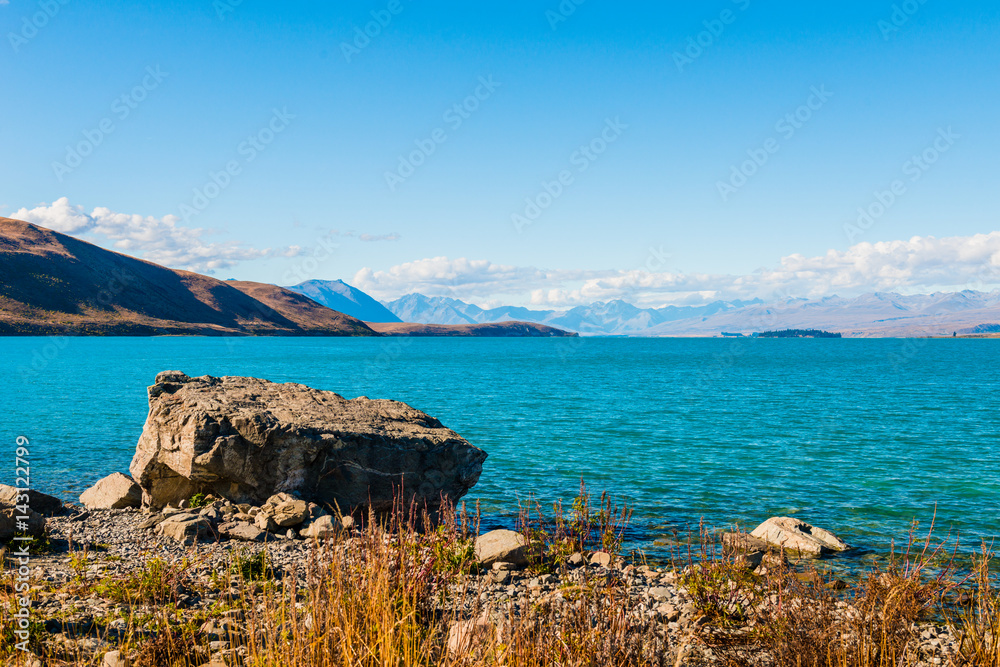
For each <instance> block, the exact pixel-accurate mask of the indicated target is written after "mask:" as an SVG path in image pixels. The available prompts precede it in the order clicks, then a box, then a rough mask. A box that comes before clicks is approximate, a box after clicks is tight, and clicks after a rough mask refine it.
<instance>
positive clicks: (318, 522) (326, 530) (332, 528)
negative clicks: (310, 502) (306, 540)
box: [299, 514, 338, 540]
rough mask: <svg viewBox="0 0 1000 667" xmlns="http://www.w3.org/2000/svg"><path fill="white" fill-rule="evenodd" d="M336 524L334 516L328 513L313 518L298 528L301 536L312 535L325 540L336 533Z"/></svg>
mask: <svg viewBox="0 0 1000 667" xmlns="http://www.w3.org/2000/svg"><path fill="white" fill-rule="evenodd" d="M337 529H338V525H337V524H336V523H334V518H333V517H332V516H330V515H329V514H324V515H323V516H320V517H317V518H316V519H313V520H312V521H311V522H310V523H308V524H307V525H305V526H303V527H302V528H301V529H300V530H299V535H301V536H302V537H312V538H316V539H320V540H326V539H329V538H331V537H335V536H336V535H337Z"/></svg>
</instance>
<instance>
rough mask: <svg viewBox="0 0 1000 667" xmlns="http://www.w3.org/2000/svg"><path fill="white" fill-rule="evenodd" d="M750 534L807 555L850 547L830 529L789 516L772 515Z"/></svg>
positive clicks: (785, 548)
mask: <svg viewBox="0 0 1000 667" xmlns="http://www.w3.org/2000/svg"><path fill="white" fill-rule="evenodd" d="M750 535H751V536H752V537H755V538H757V539H759V540H762V541H763V542H765V543H767V544H769V545H771V546H773V547H777V548H780V549H784V550H785V551H791V552H793V553H797V554H799V555H801V556H807V557H818V556H821V555H823V554H826V553H830V552H834V551H847V550H848V549H850V547H849V546H848V545H847V543H845V542H844V541H843V540H841V539H840V538H839V537H837V536H836V535H834V534H833V533H831V532H830V531H828V530H824V529H823V528H817V527H816V526H811V525H809V524H808V523H806V522H805V521H800V520H799V519H793V518H791V517H787V516H778V517H771V518H770V519H768V520H767V521H765V522H764V523H762V524H760V525H759V526H757V527H756V528H754V529H753V532H751V533H750Z"/></svg>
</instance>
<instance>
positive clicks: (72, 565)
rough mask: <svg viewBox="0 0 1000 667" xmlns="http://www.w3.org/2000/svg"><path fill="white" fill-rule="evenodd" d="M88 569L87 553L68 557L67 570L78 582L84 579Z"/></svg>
mask: <svg viewBox="0 0 1000 667" xmlns="http://www.w3.org/2000/svg"><path fill="white" fill-rule="evenodd" d="M88 567H90V559H89V558H88V557H87V552H86V551H82V552H76V553H71V554H70V555H69V569H71V570H72V571H73V576H74V578H75V579H77V580H78V581H82V580H83V579H84V578H86V575H87V568H88Z"/></svg>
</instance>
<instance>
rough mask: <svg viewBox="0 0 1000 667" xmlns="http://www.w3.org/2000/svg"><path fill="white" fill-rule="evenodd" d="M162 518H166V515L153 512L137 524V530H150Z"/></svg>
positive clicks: (157, 524) (158, 523)
mask: <svg viewBox="0 0 1000 667" xmlns="http://www.w3.org/2000/svg"><path fill="white" fill-rule="evenodd" d="M164 519H166V517H165V516H163V515H162V514H153V515H152V516H149V517H147V518H146V519H144V520H143V522H142V523H140V524H139V530H152V529H153V528H156V527H157V526H159V525H160V523H161V522H162V521H163V520H164Z"/></svg>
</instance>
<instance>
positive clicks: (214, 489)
mask: <svg viewBox="0 0 1000 667" xmlns="http://www.w3.org/2000/svg"><path fill="white" fill-rule="evenodd" d="M485 459H486V452H484V451H482V450H481V449H479V448H477V447H473V446H472V445H470V444H469V443H468V442H467V441H466V440H465V439H464V438H462V437H461V436H459V435H458V434H457V433H455V432H454V431H452V430H450V429H447V428H445V427H444V426H442V425H441V422H439V421H438V420H436V419H434V418H433V417H430V416H428V415H426V414H424V413H423V412H420V411H419V410H415V409H413V408H411V407H410V406H408V405H406V404H404V403H400V402H397V401H387V400H370V399H367V398H364V397H362V398H356V399H354V400H347V399H345V398H343V397H341V396H338V395H337V394H335V393H333V392H329V391H320V390H317V389H311V388H309V387H306V386H304V385H301V384H276V383H273V382H268V381H266V380H259V379H256V378H246V377H222V378H215V377H210V376H205V377H199V378H190V377H188V376H187V375H185V374H183V373H181V372H179V371H167V372H164V373H160V374H159V375H157V376H156V383H155V384H154V385H153V386H152V387H150V388H149V416H148V417H147V419H146V425H145V426H144V427H143V431H142V436H141V437H140V439H139V444H138V446H137V447H136V452H135V457H134V458H133V459H132V465H131V467H130V470H131V472H132V476H133V477H134V478H135V480H136V481H137V482H138V483H139V485H140V486H141V487H142V496H143V505H144V506H146V507H150V508H153V509H159V508H161V507H163V506H164V505H167V504H168V503H172V504H176V503H178V502H180V501H181V500H183V499H186V498H190V497H191V495H193V494H194V493H197V492H204V493H209V492H210V493H214V494H216V495H219V496H221V497H223V498H227V499H229V500H231V501H232V502H234V503H245V502H250V503H254V504H260V503H263V502H264V501H266V500H267V499H268V498H269V497H271V496H272V495H274V494H276V493H279V492H285V493H289V494H291V495H293V496H296V497H297V498H299V499H302V500H307V501H313V502H317V503H320V504H325V505H331V506H333V505H336V507H338V508H339V509H340V510H341V511H343V512H345V513H349V512H350V511H352V510H353V509H355V508H357V507H367V506H369V504H370V505H371V506H372V508H373V509H375V511H377V512H381V511H387V510H390V509H391V508H392V502H393V497H394V494H401V495H402V496H403V498H404V499H405V500H406V502H410V501H411V500H412V501H415V502H416V503H418V504H419V505H421V506H423V505H424V504H426V505H427V506H428V507H429V508H430V509H431V510H433V509H436V508H437V507H438V506H439V505H440V503H441V499H442V496H446V497H448V498H449V499H450V500H451V501H456V500H458V499H459V498H460V497H462V496H463V495H465V493H466V492H468V490H469V489H470V488H471V487H472V486H473V485H475V484H476V482H477V481H479V475H480V473H481V472H482V468H483V461H484V460H485Z"/></svg>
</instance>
